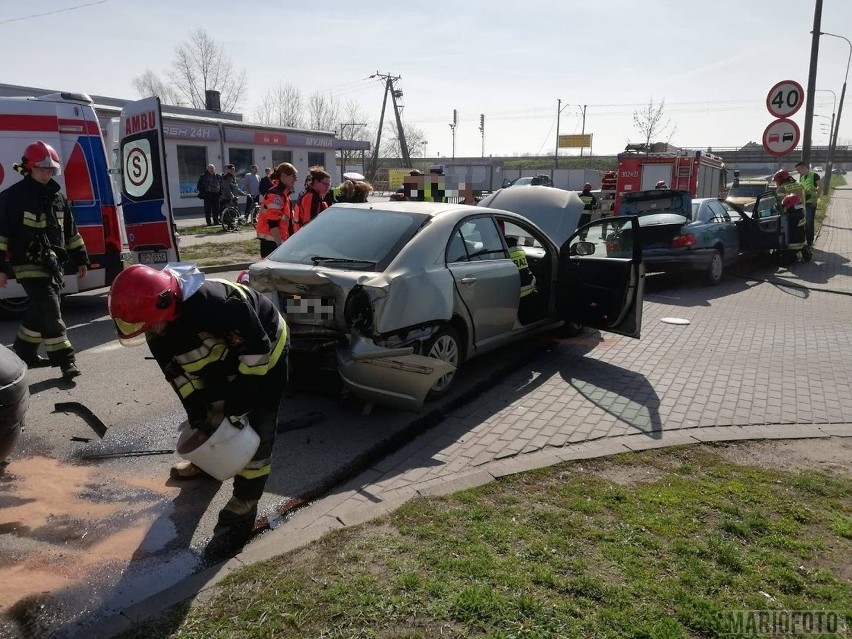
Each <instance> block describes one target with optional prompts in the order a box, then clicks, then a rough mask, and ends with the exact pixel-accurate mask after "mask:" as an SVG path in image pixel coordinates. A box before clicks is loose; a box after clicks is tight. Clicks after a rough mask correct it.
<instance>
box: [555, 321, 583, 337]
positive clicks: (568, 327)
mask: <svg viewBox="0 0 852 639" xmlns="http://www.w3.org/2000/svg"><path fill="white" fill-rule="evenodd" d="M559 332H560V334H561V336H562V337H577V335H579V334H580V333H582V332H583V325H582V324H581V323H580V322H565V323H564V324H563V325H562V328H561V329H559Z"/></svg>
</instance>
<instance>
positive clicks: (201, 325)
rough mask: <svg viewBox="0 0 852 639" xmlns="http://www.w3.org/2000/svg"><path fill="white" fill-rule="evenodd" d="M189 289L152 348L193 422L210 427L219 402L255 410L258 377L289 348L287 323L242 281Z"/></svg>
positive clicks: (230, 408) (232, 410) (236, 410)
mask: <svg viewBox="0 0 852 639" xmlns="http://www.w3.org/2000/svg"><path fill="white" fill-rule="evenodd" d="M190 293H191V294H190V295H189V296H188V297H187V298H185V299H184V300H183V301H182V302H181V303H180V307H179V314H178V316H177V318H176V319H175V320H174V321H172V322H170V323H169V324H168V326H167V328H166V330H165V332H163V333H162V334H160V335H156V336H154V337H152V338H151V339H149V341H148V346H149V347H150V349H151V354H152V355H153V356H154V359H156V360H157V363H158V364H159V365H160V368H161V369H162V371H163V373H164V374H165V376H166V379H167V380H168V381H169V382H170V383H171V384H172V386H173V388H174V390H175V392H176V393H177V395H178V397H179V398H180V400H181V402H182V403H183V406H184V408H185V409H186V413H187V417H188V419H189V424H190V426H192V427H193V428H196V429H199V430H202V431H208V430H209V426H208V425H207V423H206V418H207V408H208V406H209V405H210V404H212V403H213V402H215V401H221V400H224V402H225V414H226V415H243V414H245V413H247V412H248V411H250V410H252V409H254V408H256V405H257V404H258V402H259V399H260V398H259V396H258V393H259V392H260V391H259V388H260V387H261V386H262V385H261V384H260V383H259V381H260V377H261V376H263V375H266V374H267V373H268V372H269V371H270V370H272V368H273V367H275V365H276V364H277V363H278V361H279V359H280V358H281V356H282V354H284V353H285V351H286V349H287V348H288V333H287V324H286V323H285V321H284V318H283V317H281V314H280V313H279V312H278V310H277V309H276V308H275V307H274V306H273V304H272V302H270V301H269V300H268V299H267V298H266V297H264V296H263V295H261V294H260V293H257V292H256V291H254V290H253V289H251V288H249V287H247V286H244V285H242V284H237V283H235V282H228V281H225V280H216V279H207V280H204V282H203V283H202V284H201V285H200V286H199V287H198V289H197V290H196V291H195V292H190Z"/></svg>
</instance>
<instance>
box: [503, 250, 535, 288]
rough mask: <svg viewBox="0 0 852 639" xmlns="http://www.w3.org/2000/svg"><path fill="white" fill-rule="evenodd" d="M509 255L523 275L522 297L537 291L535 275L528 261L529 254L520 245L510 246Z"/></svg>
mask: <svg viewBox="0 0 852 639" xmlns="http://www.w3.org/2000/svg"><path fill="white" fill-rule="evenodd" d="M509 257H510V258H512V261H513V262H514V263H515V266H517V267H518V273H519V274H520V276H521V297H526V296H527V295H529V294H530V293H533V292H534V291H535V275H533V274H532V271H531V270H530V267H529V264H528V263H527V254H526V253H524V249H523V248H521V247H520V246H513V247H509Z"/></svg>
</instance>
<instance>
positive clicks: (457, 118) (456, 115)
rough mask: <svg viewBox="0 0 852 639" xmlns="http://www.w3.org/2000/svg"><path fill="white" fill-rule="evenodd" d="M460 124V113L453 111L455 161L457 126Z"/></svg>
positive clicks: (451, 127) (451, 126)
mask: <svg viewBox="0 0 852 639" xmlns="http://www.w3.org/2000/svg"><path fill="white" fill-rule="evenodd" d="M458 123H459V112H458V111H457V110H456V109H453V121H452V123H451V124H450V130H451V131H452V132H453V159H455V158H456V125H457V124H458Z"/></svg>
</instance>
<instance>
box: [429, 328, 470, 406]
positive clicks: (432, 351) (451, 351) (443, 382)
mask: <svg viewBox="0 0 852 639" xmlns="http://www.w3.org/2000/svg"><path fill="white" fill-rule="evenodd" d="M423 352H424V353H425V354H426V356H427V357H432V358H434V359H440V360H442V361H445V362H447V363H449V364H452V365H453V366H455V368H456V370H454V371H452V372H450V373H447V374H446V375H444V376H443V377H441V378H440V379H439V380H438V381H437V382H435V384H434V385H433V386H432V388H431V389H430V390H429V397H430V398H436V397H440V396H442V395H444V394H446V392H447V391H448V390H449V389H450V387H451V386H452V384H453V380H455V376H456V372H457V371H458V368H459V364H461V360H462V350H461V339H460V338H459V333H458V331H457V330H456V329H455V328H453V327H452V326H444V327H442V328H441V329H440V330H438V332H437V333H435V334H434V335H433V336H432V337H431V338H430V339H429V341H428V342H427V343H426V347H425V348H424V349H423Z"/></svg>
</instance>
